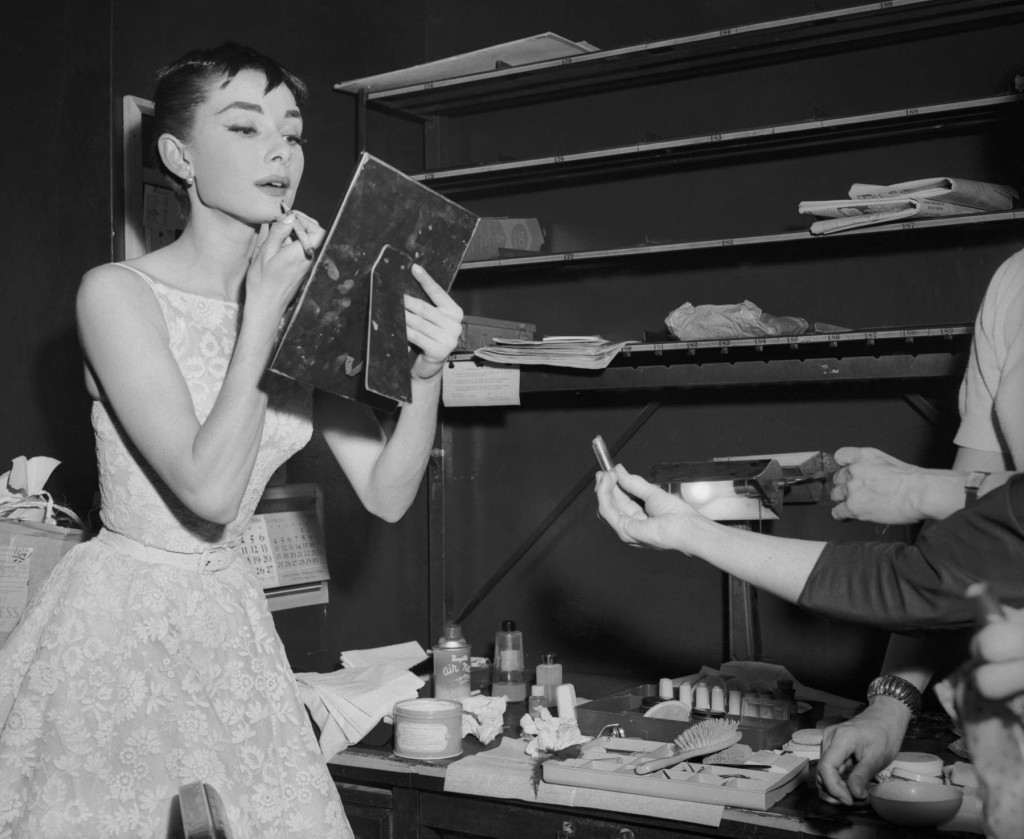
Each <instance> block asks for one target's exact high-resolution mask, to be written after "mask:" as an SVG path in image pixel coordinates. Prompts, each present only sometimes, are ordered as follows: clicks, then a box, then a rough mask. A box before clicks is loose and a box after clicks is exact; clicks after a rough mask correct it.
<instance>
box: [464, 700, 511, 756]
mask: <svg viewBox="0 0 1024 839" xmlns="http://www.w3.org/2000/svg"><path fill="white" fill-rule="evenodd" d="M460 702H462V736H463V737H465V736H466V735H468V734H472V735H473V736H474V737H476V738H477V740H479V741H480V742H481V743H483V744H484V745H485V746H486V745H487V744H488V743H490V742H491V741H492V740H493V739H494V738H495V737H497V736H498V735H499V734H501V731H502V728H504V725H505V709H506V708H507V707H508V699H507V698H506V697H504V696H483V695H482V694H477V695H476V696H465V697H463V698H462V699H460Z"/></svg>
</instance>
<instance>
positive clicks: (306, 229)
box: [281, 201, 323, 259]
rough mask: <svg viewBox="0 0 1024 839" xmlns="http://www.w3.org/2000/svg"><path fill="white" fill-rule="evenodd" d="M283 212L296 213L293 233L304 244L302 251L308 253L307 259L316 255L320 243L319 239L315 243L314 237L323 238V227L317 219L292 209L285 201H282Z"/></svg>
mask: <svg viewBox="0 0 1024 839" xmlns="http://www.w3.org/2000/svg"><path fill="white" fill-rule="evenodd" d="M281 212H282V214H285V215H287V214H288V213H292V214H294V216H295V225H294V227H293V228H292V235H293V236H295V238H296V240H298V243H299V244H300V245H302V252H303V253H304V254H306V259H312V258H313V257H314V256H315V255H316V247H317V245H319V243H320V242H319V241H317V242H316V244H314V243H313V238H316V239H317V240H321V239H322V238H323V229H322V228H321V227H320V225H319V224H318V223H317V222H316V220H315V219H313V218H311V217H310V216H307V215H306V214H305V213H300V212H297V211H296V210H293V209H291V208H290V207H289V206H288V205H287V204H285V203H284V201H282V202H281Z"/></svg>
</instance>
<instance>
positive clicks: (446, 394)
mask: <svg viewBox="0 0 1024 839" xmlns="http://www.w3.org/2000/svg"><path fill="white" fill-rule="evenodd" d="M441 399H442V401H443V402H444V405H445V407H446V408H466V407H470V406H473V405H518V404H519V368H518V367H500V368H497V367H484V366H481V365H479V364H477V363H476V362H474V361H455V362H452V363H451V364H449V365H448V366H446V367H445V368H444V378H443V379H442V380H441Z"/></svg>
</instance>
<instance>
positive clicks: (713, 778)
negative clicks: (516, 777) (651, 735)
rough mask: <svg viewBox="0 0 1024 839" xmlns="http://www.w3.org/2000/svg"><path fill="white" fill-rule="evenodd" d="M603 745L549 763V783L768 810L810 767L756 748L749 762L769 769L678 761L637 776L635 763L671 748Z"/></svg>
mask: <svg viewBox="0 0 1024 839" xmlns="http://www.w3.org/2000/svg"><path fill="white" fill-rule="evenodd" d="M605 749H606V751H607V754H597V755H590V756H587V757H581V758H576V759H573V760H547V761H545V762H544V763H543V764H542V766H543V772H544V780H545V782H547V783H549V784H562V785H565V786H574V787H591V788H593V789H604V790H612V791H614V792H628V793H633V794H635V795H650V796H654V797H656V798H675V799H678V800H680V801H696V802H699V803H702V804H720V805H722V806H724V807H742V808H745V809H747V810H767V809H769V808H770V807H772V805H774V804H776V803H777V802H778V801H780V800H781V799H782V798H784V797H785V796H786V795H788V794H789V793H790V792H792V791H793V790H794V789H796V787H797V786H799V784H800V783H801V781H802V779H803V776H804V773H805V772H806V770H807V766H808V761H807V758H804V757H799V756H797V755H794V754H780V753H779V752H775V751H760V752H754V753H753V754H752V755H751V756H750V758H748V760H747V763H750V764H760V765H767V766H769V767H770V768H769V769H745V768H738V767H732V766H729V767H726V766H714V765H710V764H701V763H678V764H676V765H675V766H672V767H670V768H668V769H663V770H661V771H660V772H653V773H651V774H649V775H637V774H636V771H635V770H636V765H637V763H639V762H640V761H641V760H647V759H649V758H655V757H663V756H668V755H669V754H671V747H670V746H669V745H667V744H665V743H658V742H651V741H645V740H635V739H633V738H621V739H616V738H611V739H609V740H608V742H607V745H606V746H605Z"/></svg>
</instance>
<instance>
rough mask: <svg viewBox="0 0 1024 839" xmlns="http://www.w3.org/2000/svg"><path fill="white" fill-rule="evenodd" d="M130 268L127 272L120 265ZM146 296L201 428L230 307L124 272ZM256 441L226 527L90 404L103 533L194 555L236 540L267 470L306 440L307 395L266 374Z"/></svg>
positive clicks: (229, 345)
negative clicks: (149, 293)
mask: <svg viewBox="0 0 1024 839" xmlns="http://www.w3.org/2000/svg"><path fill="white" fill-rule="evenodd" d="M124 267H126V268H130V266H124ZM130 270H132V271H134V272H135V273H136V274H138V276H139V277H141V278H142V279H143V280H144V281H145V282H146V283H147V284H148V285H149V287H150V288H151V289H152V290H153V293H154V294H155V295H156V298H157V300H158V301H159V303H160V308H161V309H162V311H163V315H164V320H165V321H166V324H167V333H168V344H169V346H170V350H171V353H172V354H173V355H174V358H175V360H176V361H177V362H178V366H179V368H180V369H181V374H182V376H184V377H185V382H186V384H187V385H188V389H189V392H190V393H191V394H192V404H193V405H194V406H195V411H196V416H197V417H198V419H199V421H200V422H203V421H204V420H205V419H206V417H207V416H208V415H209V413H210V411H211V410H212V409H213V405H214V402H215V401H216V398H217V394H218V393H219V392H220V388H221V385H222V384H223V382H224V376H225V375H226V373H227V369H228V362H229V361H230V359H231V353H232V351H233V350H234V346H235V339H236V338H237V336H238V328H239V324H240V320H241V308H240V307H239V306H238V305H237V304H235V303H229V302H225V301H221V300H214V299H212V298H208V297H202V296H200V295H197V294H191V293H189V292H185V291H180V290H178V289H176V288H173V287H171V286H168V285H165V284H163V283H160V282H157V281H155V280H153V279H151V278H149V277H148V276H146V275H145V274H143V273H142V272H140V271H137V270H136V269H134V268H130ZM265 379H266V381H265V386H266V387H267V389H268V392H269V396H270V401H269V405H268V408H267V415H266V420H265V422H264V426H263V438H262V442H261V444H260V451H259V454H258V455H257V458H256V465H255V466H254V467H253V470H252V477H251V478H250V479H249V485H248V487H247V488H246V491H245V497H244V499H243V501H242V506H241V509H240V511H239V514H238V517H237V518H236V519H235V520H234V521H233V522H231V523H230V524H228V525H220V524H216V523H214V522H210V521H207V520H205V519H202V518H200V517H199V516H197V515H195V514H194V513H193V512H191V511H190V510H189V509H188V508H187V507H185V505H183V504H182V503H181V502H180V501H178V499H177V498H176V497H175V496H174V494H173V493H172V492H171V491H170V490H169V489H168V487H167V486H166V485H165V484H164V483H163V481H161V480H160V478H159V477H158V476H157V475H156V473H155V472H154V471H153V470H152V469H151V468H150V466H149V465H148V464H147V463H146V462H145V461H144V460H143V459H142V457H141V455H140V454H139V452H138V451H137V450H136V448H135V446H134V445H133V444H132V443H131V441H130V440H129V439H128V437H127V435H126V434H125V433H124V430H123V428H121V426H120V425H119V423H118V422H117V419H116V417H114V416H113V415H112V414H111V412H110V410H109V408H108V406H107V405H106V404H105V403H104V402H102V401H99V400H97V401H96V402H94V403H93V409H92V422H93V429H94V431H95V434H96V453H97V460H98V463H99V481H100V497H101V501H102V512H101V518H102V520H103V524H104V526H106V527H107V528H108V529H110V530H113V531H116V532H118V533H122V534H124V535H125V536H129V537H131V538H132V539H135V540H136V541H139V542H142V543H143V544H145V545H150V546H152V547H158V548H164V549H167V550H173V551H184V552H191V551H202V550H205V549H207V548H210V547H211V546H214V545H217V544H223V543H226V542H230V541H232V540H234V539H237V538H238V537H239V536H240V535H241V533H242V531H243V530H244V529H245V526H246V523H247V522H248V521H249V518H250V516H251V515H252V513H253V510H254V509H255V508H256V504H257V503H258V501H259V499H260V496H261V495H262V493H263V489H264V487H265V486H266V483H267V481H268V480H269V479H270V476H271V475H272V474H273V473H274V471H275V470H276V469H277V468H278V467H279V466H280V465H281V464H282V463H284V462H285V460H287V459H288V458H289V457H290V456H291V455H292V454H294V453H295V452H296V451H298V450H299V449H301V448H302V447H303V446H304V445H305V444H306V443H307V442H308V441H309V438H310V435H311V433H312V393H311V391H310V390H309V389H308V388H306V387H303V386H302V385H299V384H298V383H296V382H293V381H291V380H289V379H285V378H283V377H281V376H278V375H276V374H273V373H268V374H267V376H266V377H265Z"/></svg>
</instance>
